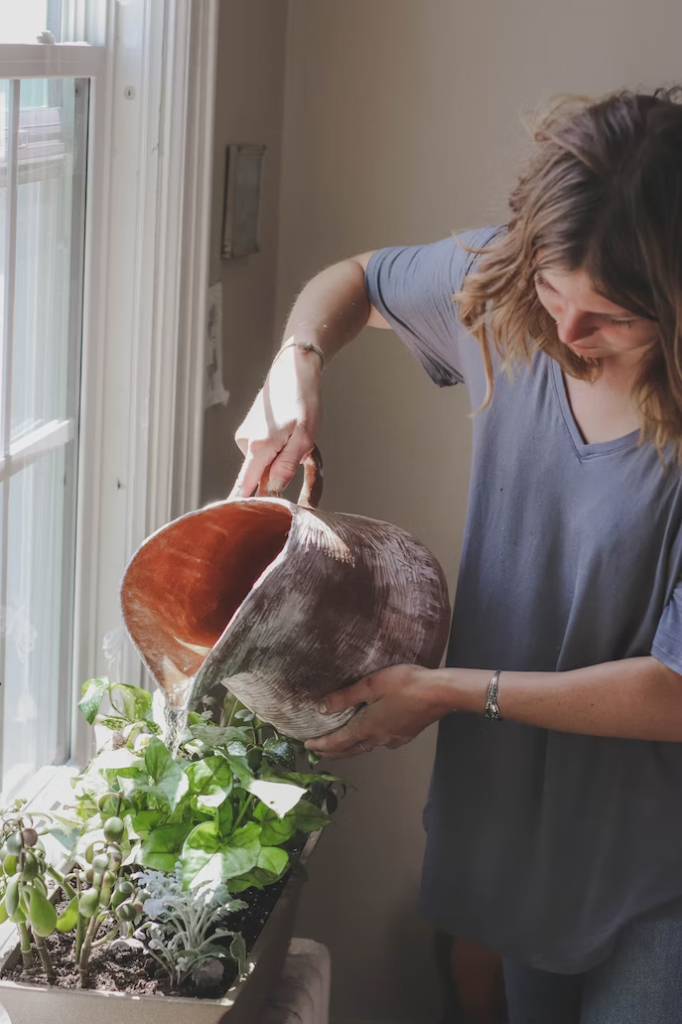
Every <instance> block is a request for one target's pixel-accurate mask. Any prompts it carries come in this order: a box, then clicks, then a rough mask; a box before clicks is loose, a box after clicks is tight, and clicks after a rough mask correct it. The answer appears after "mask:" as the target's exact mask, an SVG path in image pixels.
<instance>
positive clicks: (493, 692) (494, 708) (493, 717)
mask: <svg viewBox="0 0 682 1024" xmlns="http://www.w3.org/2000/svg"><path fill="white" fill-rule="evenodd" d="M499 682H500V670H499V669H498V670H497V672H495V674H494V675H493V677H492V679H491V680H490V682H489V683H488V693H487V697H486V702H485V711H484V712H483V713H484V715H485V717H486V718H489V719H490V721H492V722H499V721H500V720H501V718H502V716H501V714H500V709H499V707H498V705H497V691H498V686H499Z"/></svg>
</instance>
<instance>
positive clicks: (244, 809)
mask: <svg viewBox="0 0 682 1024" xmlns="http://www.w3.org/2000/svg"><path fill="white" fill-rule="evenodd" d="M254 802H255V801H254V798H253V797H252V796H249V797H248V798H247V799H246V800H245V801H244V805H243V807H242V809H241V811H240V812H239V814H238V815H237V820H236V821H235V823H234V825H233V826H232V831H234V830H235V829H236V828H237V826H238V825H239V823H240V821H241V820H242V818H243V817H244V815H245V814H246V812H247V811H248V809H249V807H250V806H251V805H252V804H253V803H254Z"/></svg>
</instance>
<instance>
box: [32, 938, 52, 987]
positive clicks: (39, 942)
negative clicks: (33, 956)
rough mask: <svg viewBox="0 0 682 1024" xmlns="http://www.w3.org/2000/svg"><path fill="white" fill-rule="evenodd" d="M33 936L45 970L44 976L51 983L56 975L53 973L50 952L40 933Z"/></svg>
mask: <svg viewBox="0 0 682 1024" xmlns="http://www.w3.org/2000/svg"><path fill="white" fill-rule="evenodd" d="M34 938H35V940H36V948H37V950H38V953H39V955H40V959H41V961H42V964H43V970H44V971H45V977H46V978H47V980H48V982H49V983H50V985H52V984H53V982H54V981H56V975H55V973H54V967H53V966H52V960H51V959H50V953H49V951H48V948H47V946H46V945H45V939H44V938H43V937H42V936H41V935H34Z"/></svg>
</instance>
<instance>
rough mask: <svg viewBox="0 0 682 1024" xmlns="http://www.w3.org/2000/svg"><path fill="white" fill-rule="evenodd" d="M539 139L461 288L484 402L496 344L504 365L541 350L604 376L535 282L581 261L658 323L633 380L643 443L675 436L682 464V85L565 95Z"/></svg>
mask: <svg viewBox="0 0 682 1024" xmlns="http://www.w3.org/2000/svg"><path fill="white" fill-rule="evenodd" d="M533 137H534V140H535V142H536V144H537V147H536V151H535V154H534V156H533V157H532V158H531V160H530V162H529V164H528V166H527V167H526V169H525V171H524V172H523V173H522V174H521V176H520V178H519V180H518V183H517V185H516V187H515V189H514V191H513V192H512V194H511V197H510V201H509V205H510V208H511V213H512V216H511V219H510V221H509V225H508V230H507V232H506V233H505V234H503V235H501V236H500V237H498V238H497V239H496V240H494V241H493V242H492V243H491V245H490V246H489V247H487V248H485V249H483V250H474V251H476V252H480V253H481V254H482V255H481V258H480V260H479V262H478V264H477V266H476V268H475V270H474V271H473V272H472V273H471V274H469V275H468V277H467V278H466V280H465V282H464V285H463V288H462V291H461V292H460V293H459V294H458V295H456V296H455V298H456V299H457V300H458V302H459V304H460V307H459V308H460V316H461V320H462V323H463V324H464V325H465V326H466V327H467V328H468V329H469V330H470V331H471V332H472V334H474V335H475V336H476V338H477V339H478V341H479V344H480V345H481V349H482V352H483V358H484V361H485V367H486V376H487V379H488V394H487V395H486V400H485V403H484V405H487V404H488V402H489V401H490V397H491V395H492V386H493V366H492V355H491V348H490V345H491V343H492V345H493V346H494V348H495V350H496V351H497V353H498V354H499V356H500V357H501V360H502V363H503V365H504V366H505V367H506V368H507V369H508V370H509V369H511V367H512V366H513V365H514V363H516V362H518V361H519V360H523V359H525V360H528V359H530V358H531V356H532V354H533V352H535V351H537V350H539V349H542V350H543V351H545V352H547V353H548V354H549V355H550V356H552V358H553V359H555V360H556V361H557V362H558V363H559V364H560V365H561V367H562V368H563V369H564V370H566V371H567V372H568V373H569V374H572V375H573V376H575V377H582V378H585V379H594V377H595V376H596V375H597V374H598V373H599V372H600V365H599V361H598V360H592V361H586V360H583V359H580V358H579V357H578V356H576V355H575V354H574V353H573V352H571V351H570V349H569V348H568V347H567V346H565V345H563V344H562V343H561V342H560V341H559V339H558V337H557V332H556V324H555V322H554V320H553V319H552V317H551V316H550V315H549V313H548V312H547V311H546V310H545V308H544V307H543V306H542V304H541V303H540V301H539V299H538V296H537V293H536V290H535V284H534V275H535V273H536V272H537V271H538V270H541V269H542V268H543V267H557V268H560V269H562V270H567V271H571V270H577V269H579V268H582V269H584V270H585V271H586V272H587V274H588V275H589V277H590V280H591V282H592V285H593V287H594V288H595V290H596V291H598V292H599V293H600V294H602V295H603V296H604V297H605V298H607V299H608V300H609V301H611V302H613V303H615V304H616V305H619V306H622V307H623V308H624V309H626V310H628V311H630V312H632V313H633V314H635V315H636V316H639V317H645V318H647V319H649V320H651V321H656V322H657V340H656V341H655V342H654V344H653V345H652V346H651V348H650V349H649V350H647V351H646V353H645V356H644V358H643V360H642V364H641V368H640V372H639V375H638V378H637V381H636V385H635V394H636V397H637V400H638V403H639V407H640V410H641V413H642V417H643V430H642V439H643V440H644V439H647V440H650V441H652V442H653V444H654V445H655V446H656V447H657V448H658V450H659V452H662V450H663V448H664V446H666V445H667V444H668V443H670V442H672V443H673V444H674V445H675V446H676V448H677V453H678V457H679V459H680V461H682V89H677V88H676V89H667V90H666V89H658V90H656V92H654V93H651V94H648V93H635V92H628V91H624V92H619V93H616V94H614V95H611V96H607V97H606V98H605V99H602V100H600V101H598V102H591V101H588V100H584V99H581V98H569V99H564V100H561V101H560V102H558V103H556V104H555V105H554V106H553V108H552V109H551V110H550V112H549V113H548V114H546V115H545V116H544V117H543V118H542V120H541V121H540V123H539V125H538V126H537V128H536V130H535V132H534V136H533ZM540 254H541V255H540Z"/></svg>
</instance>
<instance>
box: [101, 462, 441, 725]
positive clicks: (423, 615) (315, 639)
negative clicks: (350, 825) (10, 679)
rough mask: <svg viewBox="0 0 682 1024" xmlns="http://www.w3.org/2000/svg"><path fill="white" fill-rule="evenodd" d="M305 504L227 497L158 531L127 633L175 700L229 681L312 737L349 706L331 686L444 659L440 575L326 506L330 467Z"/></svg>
mask: <svg viewBox="0 0 682 1024" xmlns="http://www.w3.org/2000/svg"><path fill="white" fill-rule="evenodd" d="M304 469H305V478H304V485H303V490H302V492H301V496H300V498H299V500H298V503H297V504H294V503H292V502H290V501H287V500H285V499H284V498H280V497H274V496H270V495H264V494H262V492H260V491H259V495H260V496H257V497H252V498H242V499H237V500H231V501H219V502H216V503H215V504H211V505H208V506H206V507H205V508H202V509H200V510H199V511H198V512H190V513H188V514H187V515H184V516H181V517H180V518H179V519H176V520H174V521H173V522H171V523H169V524H168V525H167V526H164V527H162V528H161V529H160V530H158V531H157V532H156V533H154V534H153V535H152V536H151V537H149V538H148V539H147V540H146V541H145V542H144V544H143V545H142V546H141V547H140V549H139V550H138V551H137V553H136V554H135V555H134V556H133V558H132V560H131V561H130V564H129V565H128V568H127V569H126V572H125V575H124V578H123V582H122V586H121V606H122V611H123V617H124V621H125V624H126V627H127V629H128V632H129V634H130V637H131V639H132V641H133V643H134V644H135V646H136V647H137V649H138V651H139V653H140V655H141V656H142V659H143V661H144V663H145V665H146V666H147V668H148V669H149V671H150V672H151V674H152V676H153V677H154V678H155V680H156V682H157V683H158V684H159V686H161V687H162V688H163V690H164V691H165V693H166V697H167V699H168V701H169V703H170V704H171V705H172V706H174V707H176V708H193V707H196V705H197V703H198V702H199V701H200V699H201V698H202V697H203V696H205V695H206V694H207V693H208V692H209V691H210V690H212V689H213V687H214V686H216V685H217V684H218V683H222V684H224V685H225V686H226V687H228V688H229V690H230V691H232V693H234V694H235V695H236V696H237V697H238V699H239V700H240V701H242V702H243V703H244V704H245V705H246V707H248V708H249V709H250V710H251V711H253V712H255V714H256V715H258V717H259V718H261V719H263V720H264V721H266V722H270V723H271V724H272V725H274V726H275V728H276V729H278V730H279V731H280V732H282V733H284V734H285V735H288V736H293V737H295V738H298V739H309V738H311V737H313V736H319V735H322V734H323V733H325V732H329V731H331V730H332V729H335V728H338V726H339V725H341V724H343V723H344V722H345V721H347V720H348V718H349V717H350V716H351V715H352V714H353V712H352V711H346V712H343V713H342V714H339V715H331V716H328V715H325V716H323V715H320V714H319V713H318V712H317V710H316V705H317V703H318V701H319V700H321V698H322V697H324V696H325V695H326V694H328V693H330V692H332V691H333V690H336V689H338V688H339V687H343V686H347V685H349V684H350V683H353V682H355V681H357V680H359V679H361V678H363V677H364V676H366V675H368V674H370V673H371V672H374V671H377V670H378V669H381V668H384V667H386V666H389V665H397V664H406V663H410V664H418V665H423V666H425V667H428V668H435V667H437V666H438V664H439V662H440V659H441V656H442V654H443V650H444V648H445V643H446V639H447V634H448V628H449V623H450V609H449V604H448V594H447V587H446V583H445V578H444V575H443V572H442V569H441V567H440V565H439V564H438V562H437V561H436V559H435V558H434V556H433V555H432V554H431V552H430V551H428V549H427V548H426V547H424V545H423V544H420V543H419V542H418V541H417V540H415V539H414V538H413V537H411V536H410V535H409V534H408V533H406V532H405V531H404V530H402V529H400V528H399V527H397V526H393V525H391V524H390V523H385V522H380V521H378V520H375V519H368V518H366V517H364V516H357V515H348V514H346V513H338V512H326V511H321V510H320V509H318V508H317V504H318V501H319V499H320V496H321V491H322V465H321V460H320V458H319V453H318V452H317V450H314V451H313V452H312V453H311V455H310V456H309V457H308V459H307V460H306V461H305V463H304Z"/></svg>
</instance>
